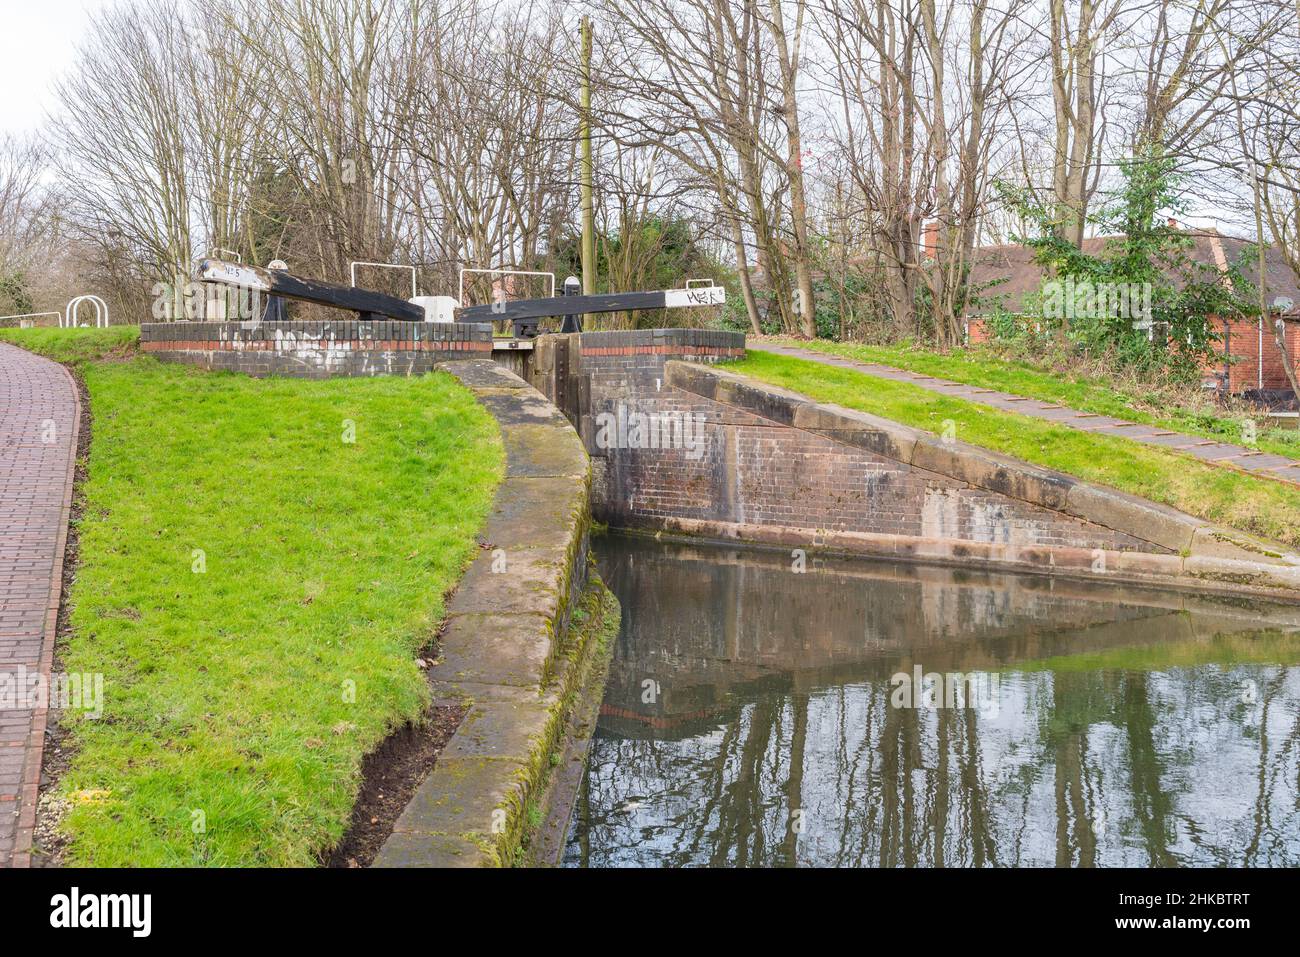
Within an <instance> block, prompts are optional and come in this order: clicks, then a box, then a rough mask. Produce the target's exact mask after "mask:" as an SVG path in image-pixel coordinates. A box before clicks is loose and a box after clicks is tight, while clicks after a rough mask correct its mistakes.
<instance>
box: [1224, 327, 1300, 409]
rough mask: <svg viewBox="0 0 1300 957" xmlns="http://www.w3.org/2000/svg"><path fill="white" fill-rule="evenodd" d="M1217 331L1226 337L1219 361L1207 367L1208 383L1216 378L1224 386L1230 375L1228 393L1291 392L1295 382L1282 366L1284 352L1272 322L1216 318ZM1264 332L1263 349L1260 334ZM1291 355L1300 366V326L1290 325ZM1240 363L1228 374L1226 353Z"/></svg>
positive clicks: (1233, 366) (1289, 346)
mask: <svg viewBox="0 0 1300 957" xmlns="http://www.w3.org/2000/svg"><path fill="white" fill-rule="evenodd" d="M1212 321H1213V324H1214V329H1215V331H1216V332H1217V333H1219V335H1220V336H1221V337H1222V341H1220V343H1219V344H1218V346H1217V347H1216V353H1217V355H1216V358H1214V359H1211V360H1210V361H1209V362H1207V363H1206V364H1205V372H1206V378H1207V380H1208V379H1209V378H1211V377H1213V378H1214V381H1215V382H1216V383H1220V384H1221V383H1222V382H1223V379H1224V376H1225V374H1226V375H1227V376H1228V391H1229V392H1233V393H1239V392H1248V391H1252V390H1255V389H1260V388H1263V389H1283V390H1285V389H1289V388H1291V383H1290V381H1289V380H1288V379H1287V377H1286V369H1285V368H1284V367H1283V365H1282V352H1281V350H1279V349H1278V347H1277V338H1276V336H1275V335H1274V332H1273V328H1272V323H1271V320H1269V321H1266V322H1265V323H1263V324H1261V323H1260V321H1259V319H1229V320H1224V319H1217V318H1216V319H1214V320H1212ZM1261 325H1262V329H1263V344H1262V348H1261V343H1260V331H1261ZM1286 344H1287V352H1288V353H1289V354H1290V356H1291V361H1292V363H1295V364H1296V365H1300V323H1295V322H1288V323H1287V324H1286ZM1225 349H1226V351H1227V352H1228V354H1229V355H1231V356H1232V357H1234V358H1235V359H1236V360H1237V361H1235V362H1233V363H1232V364H1231V367H1230V369H1228V370H1227V371H1226V373H1225V369H1224V362H1223V355H1224V352H1225ZM1261 355H1262V358H1263V381H1262V382H1261V381H1260V364H1261V362H1260V359H1261Z"/></svg>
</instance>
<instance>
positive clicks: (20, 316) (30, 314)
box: [0, 312, 63, 325]
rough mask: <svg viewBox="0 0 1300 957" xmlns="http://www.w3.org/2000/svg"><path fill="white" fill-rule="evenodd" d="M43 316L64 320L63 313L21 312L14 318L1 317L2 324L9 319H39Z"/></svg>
mask: <svg viewBox="0 0 1300 957" xmlns="http://www.w3.org/2000/svg"><path fill="white" fill-rule="evenodd" d="M41 316H57V317H60V318H62V316H63V313H61V312H20V313H18V314H17V315H13V316H0V322H4V321H5V320H7V319H39V318H40V317H41ZM60 325H62V323H60Z"/></svg>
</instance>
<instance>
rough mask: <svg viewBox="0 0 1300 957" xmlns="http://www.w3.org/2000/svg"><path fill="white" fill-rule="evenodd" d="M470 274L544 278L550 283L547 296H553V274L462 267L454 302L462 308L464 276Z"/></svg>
mask: <svg viewBox="0 0 1300 957" xmlns="http://www.w3.org/2000/svg"><path fill="white" fill-rule="evenodd" d="M466 273H471V274H476V275H484V276H545V277H546V278H547V279H549V280H550V281H551V288H550V291H549V292H548V293H547V295H548V296H554V295H555V273H553V272H540V271H538V270H532V269H466V268H465V267H464V266H462V267H461V269H460V282H459V284H458V286H457V293H456V301H457V302H459V303H460V304H461V305H462V306H463V305H465V274H466Z"/></svg>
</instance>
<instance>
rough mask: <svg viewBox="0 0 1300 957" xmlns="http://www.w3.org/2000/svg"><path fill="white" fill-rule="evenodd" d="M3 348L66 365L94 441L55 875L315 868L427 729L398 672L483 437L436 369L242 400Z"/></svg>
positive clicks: (100, 353) (471, 504)
mask: <svg viewBox="0 0 1300 957" xmlns="http://www.w3.org/2000/svg"><path fill="white" fill-rule="evenodd" d="M56 333H58V334H57V335H56ZM69 333H70V334H71V335H69ZM29 334H30V337H29ZM82 334H84V339H83V338H81V335H82ZM4 338H5V339H7V340H9V341H11V342H18V343H20V344H23V345H29V346H31V347H33V348H34V349H36V350H39V351H43V352H46V353H47V354H50V355H52V356H54V357H56V358H63V359H64V360H65V361H71V362H73V363H76V364H77V368H78V372H79V374H80V375H81V376H82V378H83V379H84V382H85V384H86V387H87V390H88V393H89V396H90V401H91V411H92V415H93V419H94V428H93V437H92V444H91V455H90V462H89V474H88V479H87V481H86V483H85V486H84V488H83V494H84V498H85V506H84V513H83V518H82V520H81V526H80V534H81V563H80V567H79V570H78V572H77V577H76V581H75V584H74V586H73V588H72V591H71V595H70V598H69V601H70V603H71V608H72V612H71V624H72V638H71V639H70V640H69V641H68V643H67V645H66V646H65V647H62V648H61V649H60V653H61V655H62V660H63V664H64V667H65V669H66V670H67V671H68V672H69V673H88V674H96V673H100V674H102V675H103V682H104V695H103V715H102V717H100V718H98V719H97V720H91V719H89V718H85V717H82V718H80V719H77V717H76V715H75V713H74V712H68V713H67V720H68V722H69V723H70V726H71V736H72V745H73V749H74V757H73V759H72V762H71V764H70V766H69V768H68V770H67V772H66V774H65V776H64V778H63V780H62V782H61V788H62V791H63V794H64V796H65V797H66V798H67V800H68V802H69V805H70V810H69V811H68V813H67V816H66V818H65V819H64V822H63V830H64V831H65V832H66V833H67V835H68V837H69V844H68V847H67V860H66V863H68V864H74V865H103V866H120V865H137V866H160V865H161V866H167V865H222V866H235V865H273V866H284V865H312V864H315V863H316V862H317V861H318V859H319V857H320V855H321V852H322V851H324V850H325V849H327V848H329V847H331V846H332V845H333V844H334V843H335V842H337V841H338V839H339V838H340V837H341V835H342V834H343V832H344V830H345V828H346V827H347V824H348V821H349V816H350V813H351V810H352V806H353V802H354V800H355V798H356V793H357V789H358V787H359V786H360V782H361V773H360V769H361V762H362V758H363V757H364V755H365V754H366V753H367V752H369V751H371V750H372V749H373V748H374V747H375V746H376V745H377V744H378V743H379V742H380V741H382V740H383V739H384V737H385V736H386V735H387V734H388V733H389V732H390V731H391V730H392V729H394V728H395V727H398V726H400V725H402V724H404V723H405V722H407V721H410V720H413V719H417V718H418V717H419V716H420V715H421V714H423V713H424V711H425V709H426V706H427V704H428V698H429V692H428V687H427V683H426V682H425V680H424V675H423V673H422V672H421V671H420V670H419V668H418V667H417V666H416V664H415V658H416V652H417V651H418V650H419V649H421V648H423V647H424V646H426V645H427V644H428V643H429V641H430V639H431V638H432V636H433V634H434V632H435V629H436V628H437V626H438V623H439V622H440V620H441V618H442V615H443V595H444V593H445V592H446V591H447V590H448V589H449V588H451V587H452V586H453V585H454V584H455V583H456V582H457V581H458V580H459V578H460V576H461V574H462V573H463V571H464V569H465V567H466V566H467V565H468V563H469V561H470V560H471V559H472V557H473V555H474V553H475V551H476V550H477V545H476V543H475V535H476V533H477V532H478V530H479V528H480V526H481V524H482V522H483V520H484V518H485V516H486V514H487V512H488V509H489V507H490V505H491V501H492V498H493V494H494V491H495V488H496V486H497V484H498V482H499V480H500V476H501V474H502V460H503V452H502V448H501V443H500V438H499V435H498V433H497V429H496V425H495V423H494V422H493V420H492V419H491V417H490V416H489V415H488V414H487V412H486V411H485V410H483V409H482V407H481V406H479V405H478V404H477V403H476V402H475V400H474V398H473V396H472V395H471V394H470V393H469V392H468V391H467V390H465V389H464V388H463V387H461V386H460V385H459V384H458V383H456V382H455V380H454V379H452V377H451V376H449V375H445V374H442V373H434V374H432V375H428V376H423V377H420V378H415V379H399V378H374V379H334V380H327V381H303V380H287V379H268V380H255V379H249V378H246V377H243V376H237V375H233V374H225V373H217V374H213V373H205V372H200V371H198V370H193V369H190V368H188V367H184V366H179V365H169V364H164V363H160V362H157V361H155V360H153V359H151V358H148V357H135V358H128V359H120V358H119V357H120V356H122V355H123V354H124V353H125V352H126V351H129V349H130V343H129V340H130V336H129V334H127V333H126V332H122V331H119V330H117V329H110V330H62V331H61V330H22V333H21V334H18V333H14V332H12V331H11V332H9V333H7V334H6V335H5V336H4ZM105 359H113V360H115V361H104V360H105Z"/></svg>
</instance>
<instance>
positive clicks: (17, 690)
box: [0, 342, 79, 867]
mask: <svg viewBox="0 0 1300 957" xmlns="http://www.w3.org/2000/svg"><path fill="white" fill-rule="evenodd" d="M78 415H79V399H78V397H77V387H76V384H75V383H74V382H73V380H72V375H71V374H70V373H69V372H68V371H67V370H66V369H64V368H63V367H62V366H61V365H59V364H58V363H55V362H51V361H50V360H48V359H42V358H40V357H39V356H34V355H32V354H31V353H28V352H24V351H23V350H21V349H17V348H15V347H14V346H11V345H7V344H5V343H3V342H0V867H8V866H13V867H26V866H28V865H30V863H31V847H32V831H33V829H34V827H35V823H36V792H37V788H38V786H39V784H40V777H41V748H42V745H43V743H44V739H45V723H46V709H45V708H42V707H29V705H33V704H36V705H39V704H43V703H45V702H44V698H43V696H42V697H41V698H37V699H32V698H30V697H29V695H28V693H27V692H28V691H29V690H30V689H33V688H35V687H36V682H35V680H34V679H33V678H32V676H34V675H35V674H37V673H40V674H41V675H44V676H45V677H47V678H48V676H49V673H50V666H51V662H52V659H53V656H54V628H55V622H56V620H57V618H58V611H59V592H60V588H61V586H62V582H63V552H64V545H65V543H66V541H67V529H68V518H69V514H70V512H71V507H72V482H73V471H74V468H75V465H76V455H77V427H78ZM24 682H25V683H24Z"/></svg>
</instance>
